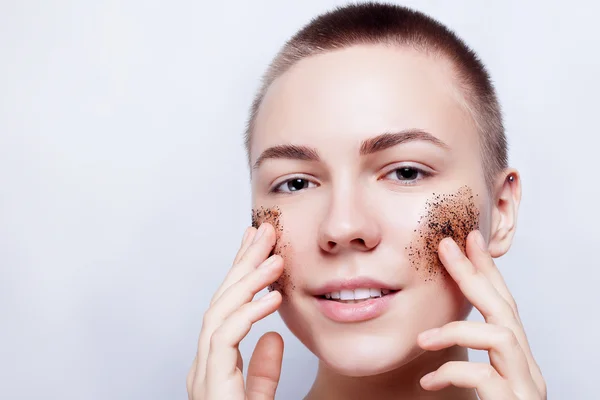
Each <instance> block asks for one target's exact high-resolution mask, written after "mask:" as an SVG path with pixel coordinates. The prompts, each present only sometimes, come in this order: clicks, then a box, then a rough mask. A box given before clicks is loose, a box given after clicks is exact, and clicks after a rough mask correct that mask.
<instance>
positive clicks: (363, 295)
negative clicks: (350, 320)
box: [354, 289, 371, 300]
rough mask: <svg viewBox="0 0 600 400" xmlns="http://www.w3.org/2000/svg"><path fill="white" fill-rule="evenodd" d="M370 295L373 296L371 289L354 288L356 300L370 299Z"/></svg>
mask: <svg viewBox="0 0 600 400" xmlns="http://www.w3.org/2000/svg"><path fill="white" fill-rule="evenodd" d="M369 297H371V290H370V289H354V299H355V300H362V299H368V298H369Z"/></svg>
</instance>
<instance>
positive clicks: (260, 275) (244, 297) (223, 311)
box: [196, 255, 283, 377]
mask: <svg viewBox="0 0 600 400" xmlns="http://www.w3.org/2000/svg"><path fill="white" fill-rule="evenodd" d="M282 272H283V259H282V258H281V256H279V255H273V256H271V257H269V258H268V259H267V260H265V261H264V262H263V263H262V264H261V265H260V266H259V267H258V268H257V269H256V270H254V271H252V272H251V273H249V274H247V275H246V276H245V277H244V278H243V279H241V280H240V281H238V282H236V283H235V284H234V285H232V286H230V287H229V288H228V289H227V290H226V291H225V292H224V293H223V295H222V296H221V297H219V299H218V300H217V301H216V302H215V303H214V304H213V305H212V306H211V307H210V308H209V309H208V311H206V313H205V314H204V321H203V323H202V332H200V339H199V342H198V354H197V358H198V366H197V367H196V368H197V374H198V375H199V376H201V377H203V376H204V375H205V372H206V360H207V358H208V354H209V348H210V340H211V337H212V336H213V335H214V334H215V330H216V329H217V328H218V327H219V326H221V325H222V324H223V322H224V321H225V320H226V319H227V318H228V317H229V316H230V315H232V314H233V313H235V312H236V310H239V309H240V307H243V306H244V305H245V304H248V302H250V301H252V298H253V297H254V296H255V295H256V293H258V292H259V291H261V290H262V289H264V288H265V287H267V286H268V285H269V284H271V283H273V282H275V280H277V278H278V277H279V276H280V275H281V273H282Z"/></svg>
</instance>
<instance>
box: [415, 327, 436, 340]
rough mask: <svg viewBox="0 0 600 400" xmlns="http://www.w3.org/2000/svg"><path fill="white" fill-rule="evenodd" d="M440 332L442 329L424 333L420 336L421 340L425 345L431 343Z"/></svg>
mask: <svg viewBox="0 0 600 400" xmlns="http://www.w3.org/2000/svg"><path fill="white" fill-rule="evenodd" d="M439 332H440V328H434V329H430V330H428V331H425V332H423V333H421V334H420V335H419V336H421V340H422V341H423V342H425V343H429V342H431V340H432V339H434V338H435V337H436V336H437V334H438V333H439Z"/></svg>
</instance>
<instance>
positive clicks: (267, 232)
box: [211, 222, 275, 304]
mask: <svg viewBox="0 0 600 400" xmlns="http://www.w3.org/2000/svg"><path fill="white" fill-rule="evenodd" d="M249 242H250V243H249V244H248V248H247V249H246V251H244V253H243V254H242V255H241V257H240V258H239V260H238V262H237V263H235V264H233V266H232V267H231V269H230V270H229V272H228V274H227V276H226V277H225V279H224V280H223V283H222V284H221V286H220V287H219V289H217V291H216V292H215V294H214V296H213V298H212V300H211V304H213V303H215V302H216V301H217V300H218V299H219V297H221V295H222V294H223V292H225V291H226V290H227V289H228V288H229V287H230V286H231V285H232V284H234V283H235V282H237V281H239V280H240V279H241V278H242V277H243V276H244V275H246V274H247V273H248V272H250V271H252V270H253V269H254V268H256V267H257V266H258V265H259V264H260V263H261V262H263V261H264V260H265V259H266V258H267V257H268V256H269V253H270V252H271V250H272V249H273V246H274V245H275V229H274V228H273V226H272V225H271V224H269V223H266V222H265V223H263V224H262V225H261V226H260V228H259V229H258V231H256V233H255V234H254V235H253V236H252V240H251V241H249Z"/></svg>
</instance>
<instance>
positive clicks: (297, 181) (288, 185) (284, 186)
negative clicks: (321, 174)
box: [271, 178, 316, 193]
mask: <svg viewBox="0 0 600 400" xmlns="http://www.w3.org/2000/svg"><path fill="white" fill-rule="evenodd" d="M311 184H312V185H313V186H311ZM314 186H316V185H315V184H314V183H313V182H311V181H309V180H308V179H304V178H292V179H288V180H287V181H283V182H281V183H280V184H279V185H277V186H275V188H273V190H272V191H271V192H274V193H292V192H298V191H300V190H303V189H307V188H309V187H314Z"/></svg>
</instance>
